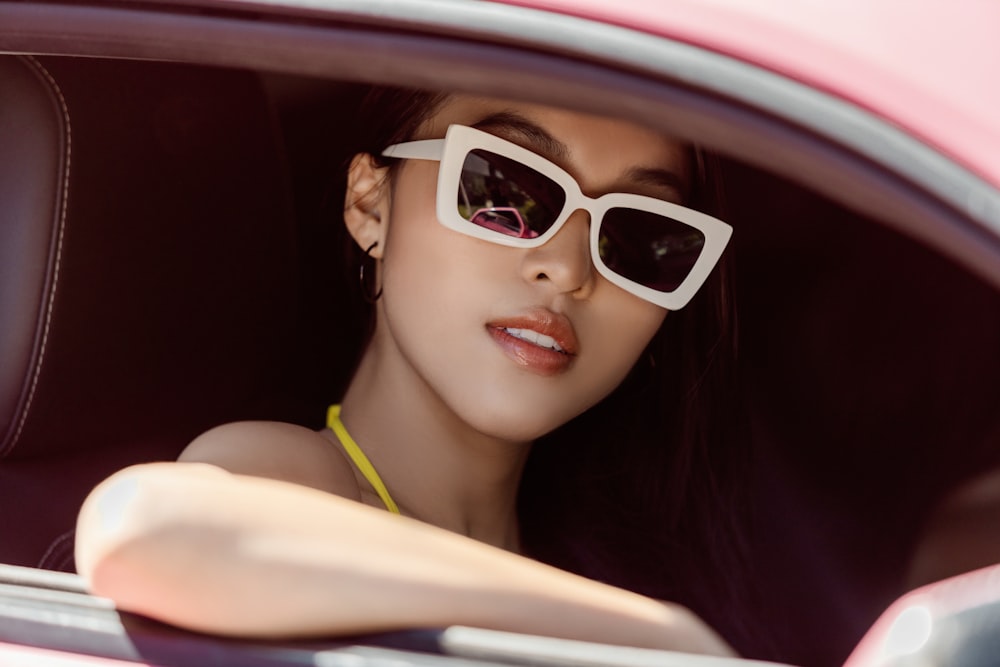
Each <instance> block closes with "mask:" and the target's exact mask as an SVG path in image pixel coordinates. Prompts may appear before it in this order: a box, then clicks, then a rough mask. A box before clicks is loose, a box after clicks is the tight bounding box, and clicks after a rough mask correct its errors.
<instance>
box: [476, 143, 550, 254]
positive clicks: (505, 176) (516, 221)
mask: <svg viewBox="0 0 1000 667" xmlns="http://www.w3.org/2000/svg"><path fill="white" fill-rule="evenodd" d="M457 203H458V212H459V214H460V215H461V216H462V217H463V218H465V219H466V220H469V221H470V222H473V223H475V224H477V225H479V226H480V227H484V228H486V229H491V230H493V231H496V232H499V233H501V234H505V235H507V236H516V237H519V238H535V237H536V236H540V235H542V234H544V233H545V232H546V231H547V230H548V229H549V228H550V227H551V226H552V223H553V222H555V220H556V218H557V217H558V215H559V212H560V211H562V208H563V205H564V204H565V203H566V193H565V192H564V191H563V189H562V188H561V187H560V186H559V185H558V184H557V183H555V182H554V181H553V180H552V179H550V178H548V177H547V176H545V175H543V174H541V173H539V172H538V171H536V170H534V169H532V168H531V167H528V166H526V165H524V164H522V163H520V162H518V161H516V160H512V159H511V158H508V157H504V156H502V155H497V154H496V153H492V152H490V151H486V150H479V149H477V150H474V151H471V152H470V153H469V154H468V155H466V156H465V163H464V164H463V166H462V175H461V179H460V182H459V188H458V202H457Z"/></svg>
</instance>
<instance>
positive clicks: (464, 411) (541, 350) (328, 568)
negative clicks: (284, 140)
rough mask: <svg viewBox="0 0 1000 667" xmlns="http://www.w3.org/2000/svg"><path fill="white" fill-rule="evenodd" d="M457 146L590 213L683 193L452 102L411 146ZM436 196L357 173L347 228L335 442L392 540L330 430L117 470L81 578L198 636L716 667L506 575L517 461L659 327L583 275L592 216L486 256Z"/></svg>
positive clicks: (640, 621) (472, 103) (643, 138)
mask: <svg viewBox="0 0 1000 667" xmlns="http://www.w3.org/2000/svg"><path fill="white" fill-rule="evenodd" d="M453 123H461V124H465V125H478V126H479V127H480V128H481V129H484V130H486V131H489V132H493V133H495V134H498V135H500V136H503V137H504V138H506V139H508V140H511V141H514V142H515V143H519V144H522V145H524V146H526V147H527V148H529V149H531V150H534V151H535V152H538V153H541V154H543V155H545V156H546V157H548V158H549V159H551V160H552V161H554V162H556V163H557V164H559V165H560V166H561V167H563V168H564V169H566V170H567V171H568V172H569V173H571V174H573V175H574V177H575V178H576V179H577V180H578V182H579V183H580V185H581V188H582V189H583V191H584V192H585V193H586V194H588V195H591V196H598V195H600V194H603V193H605V192H609V191H622V192H632V193H637V194H644V195H650V196H655V197H660V198H665V199H672V200H679V199H681V198H682V191H683V190H684V188H685V187H686V185H685V184H686V181H687V174H686V173H685V168H684V165H685V164H686V162H685V151H684V149H683V147H682V146H680V145H679V144H677V143H675V142H672V141H670V140H668V139H666V138H664V137H663V136H661V135H659V134H657V133H655V132H652V131H650V130H647V129H644V128H642V127H639V126H635V125H631V124H629V123H625V122H622V121H618V120H610V119H606V118H600V117H594V116H587V115H583V114H579V113H574V112H569V111H563V110H557V109H553V108H548V107H541V106H533V105H527V104H522V103H513V102H507V101H501V100H493V99H484V98H473V97H465V96H452V97H450V98H448V100H447V101H446V102H444V104H443V105H442V106H441V107H440V108H439V109H438V110H437V111H436V112H435V113H434V114H433V115H432V116H431V117H430V119H429V120H428V121H426V122H425V123H424V124H423V126H421V127H420V128H419V131H418V133H417V134H418V136H417V137H415V138H439V137H443V136H444V134H445V131H446V128H447V127H448V125H450V124H453ZM436 176H437V163H436V162H430V161H423V160H405V161H403V162H402V163H401V164H400V166H399V168H398V169H396V170H394V171H393V173H392V174H391V175H390V173H389V170H387V169H384V168H383V169H379V168H376V167H375V166H374V162H373V161H372V159H371V157H370V156H366V155H359V156H356V157H355V159H354V160H353V162H352V164H351V168H350V172H349V175H348V187H347V199H346V202H345V212H344V222H345V224H346V225H347V229H348V231H349V232H350V235H351V236H352V237H353V239H354V240H355V242H356V243H357V244H358V246H359V247H360V248H362V249H367V248H370V247H372V246H373V244H376V245H374V247H373V248H372V251H371V255H372V257H373V258H374V260H375V266H376V271H375V273H376V275H375V278H376V282H377V284H378V286H379V287H380V288H381V290H382V296H381V298H380V299H379V300H378V301H377V306H376V324H375V330H374V335H373V338H372V340H371V342H370V344H369V345H368V347H367V348H366V350H365V352H364V354H363V357H362V359H361V361H360V365H359V367H358V370H357V372H356V374H355V376H354V378H353V379H352V381H351V383H350V385H349V388H348V390H347V393H346V396H345V397H344V399H343V402H342V403H343V411H342V418H343V421H344V423H345V425H346V427H347V429H348V430H349V431H350V432H351V434H352V435H353V436H354V438H355V440H357V442H358V443H359V444H360V446H361V447H362V448H363V450H364V451H365V453H366V454H367V456H368V457H369V459H370V460H371V461H372V463H373V464H374V466H375V468H376V469H377V470H378V472H379V474H380V476H381V477H382V479H383V480H384V482H385V484H386V486H387V487H388V488H389V490H390V493H391V494H392V496H393V498H394V499H395V500H396V502H397V503H398V505H399V506H400V509H401V511H402V514H403V515H404V516H403V517H398V516H394V515H391V514H389V513H388V512H386V511H384V509H382V508H383V504H382V502H381V500H380V499H379V498H378V496H377V495H376V494H375V492H374V490H373V489H372V488H371V486H370V485H369V483H368V482H367V481H366V480H365V479H364V478H363V477H362V476H361V475H360V473H358V472H357V470H356V468H355V467H354V466H353V465H352V463H351V462H350V460H349V459H348V458H347V456H346V455H345V454H344V452H343V450H342V448H341V447H340V445H339V443H337V441H336V438H335V436H334V435H333V434H332V432H330V431H329V430H324V431H320V432H314V431H311V430H308V429H305V428H302V427H299V426H294V425H290V424H281V423H273V422H267V423H265V422H243V423H237V424H229V425H226V426H222V427H219V428H217V429H214V430H212V431H209V432H208V433H206V434H204V435H203V436H201V437H199V438H198V439H196V440H195V441H194V442H193V443H191V445H189V446H188V448H187V449H186V450H185V451H184V453H183V454H182V456H181V459H180V460H181V462H180V463H179V464H178V463H159V464H147V465H143V466H133V467H132V468H129V469H126V470H125V471H123V472H120V473H118V474H116V475H115V476H113V477H112V478H110V479H109V480H107V481H105V482H104V483H103V484H102V485H101V486H99V487H98V488H97V489H96V490H95V491H94V492H93V493H92V494H91V496H90V497H89V498H88V500H87V502H86V504H85V506H84V508H83V510H82V511H81V515H80V519H79V522H78V532H77V535H78V537H77V551H76V555H77V563H78V567H79V570H80V572H81V574H82V575H83V576H84V578H85V579H86V581H87V582H88V583H89V585H90V586H91V588H92V590H93V591H94V592H96V593H97V594H100V595H106V596H108V597H111V598H112V599H114V600H115V601H116V603H117V604H119V605H120V606H121V607H122V608H126V609H131V610H135V611H138V612H140V613H145V614H148V615H151V616H155V617H156V618H159V619H161V620H165V621H167V622H171V623H175V624H178V625H182V626H185V627H190V628H193V629H195V630H199V631H203V632H212V633H222V634H231V635H238V636H255V637H260V636H268V637H285V636H315V635H329V634H344V633H357V632H375V631H382V630H390V629H397V628H406V627H414V626H428V625H429V626H446V625H451V624H466V625H474V626H480V627H486V628H493V629H498V630H509V631H515V632H529V633H539V634H546V635H551V636H556V637H565V638H570V639H587V640H594V641H605V642H610V643H618V644H626V645H632V646H644V647H650V648H665V649H673V650H683V651H691V652H704V653H713V654H723V655H728V654H730V653H731V650H730V649H729V647H728V646H726V645H725V643H724V642H723V641H722V640H721V639H720V638H719V637H718V635H716V634H715V633H714V632H713V631H712V630H711V629H710V628H708V627H707V626H705V624H704V623H702V622H701V621H700V620H699V619H697V618H696V617H694V616H693V615H692V614H691V613H690V612H688V611H687V610H686V609H684V608H682V607H680V606H678V605H674V604H670V603H661V602H658V601H654V600H650V599H648V598H644V597H642V596H638V595H635V594H632V593H628V592H626V591H622V590H620V589H616V588H613V587H610V586H606V585H604V584H600V583H597V582H592V581H589V580H586V579H583V578H581V577H578V576H576V575H572V574H569V573H566V572H562V571H560V570H557V569H555V568H551V567H548V566H544V565H542V564H540V563H537V562H536V561H532V560H529V559H526V558H522V557H520V556H517V555H515V554H517V553H518V552H519V551H520V545H519V543H518V524H517V517H516V512H515V498H516V493H517V487H518V483H519V480H520V476H521V472H522V468H523V465H524V462H525V459H526V457H527V454H528V451H529V449H530V447H531V444H532V441H533V440H535V439H536V438H538V437H539V436H541V435H544V434H545V433H548V432H549V431H551V430H553V429H555V428H558V427H559V426H560V425H562V424H564V423H566V422H567V421H568V420H570V419H572V418H573V417H574V416H576V415H578V414H580V413H581V412H583V411H585V410H587V409H588V408H590V407H591V406H593V405H594V404H595V403H597V402H599V401H600V400H601V399H602V398H604V397H605V396H606V395H607V394H608V393H610V392H611V391H612V390H613V389H614V388H615V387H616V386H617V385H618V384H619V383H620V382H621V381H622V379H623V378H624V377H625V376H626V374H627V373H628V372H629V370H630V369H631V368H632V367H633V365H634V364H635V363H636V360H637V359H638V358H639V357H640V356H641V355H642V353H643V351H644V349H645V347H646V345H647V344H648V342H649V341H650V339H651V338H652V336H653V335H654V334H655V332H656V331H657V330H658V328H659V327H660V325H661V324H662V322H663V319H664V317H666V316H667V313H666V311H665V310H663V309H662V308H660V307H658V306H655V305H652V304H650V303H648V302H646V301H643V300H641V299H639V298H638V297H635V296H633V295H631V294H629V293H627V292H625V291H623V290H621V289H620V288H618V287H616V286H614V285H612V284H611V283H610V282H608V281H607V280H606V279H604V278H603V277H602V276H601V275H600V274H599V273H598V272H597V270H596V269H595V267H594V266H593V264H592V262H591V259H590V255H589V250H588V225H589V220H588V216H587V214H586V213H583V212H577V213H576V214H574V216H573V217H572V218H571V219H570V220H569V221H568V222H567V224H566V225H565V226H564V227H563V228H562V229H561V230H560V231H559V233H558V234H556V236H555V237H554V238H553V239H552V240H551V241H550V242H548V243H546V244H545V245H543V246H541V247H538V248H533V249H523V248H510V247H504V246H500V245H495V244H492V243H489V242H486V241H482V240H479V239H474V238H472V237H470V236H466V235H464V234H461V233H458V232H455V231H453V230H449V229H447V228H445V227H444V226H443V225H441V224H439V223H438V221H437V219H436V214H435V183H436ZM512 330H520V331H513V333H512ZM524 330H530V331H533V332H535V333H536V334H543V335H545V336H549V337H551V338H552V339H554V340H555V341H556V342H557V343H559V345H560V346H561V347H562V348H563V349H564V351H563V352H557V351H553V350H552V349H549V348H548V347H546V346H544V345H536V344H535V343H532V342H529V341H526V340H525V339H524V338H525V336H526V334H525V333H524ZM527 337H529V338H530V337H535V334H529V335H527ZM205 464H211V465H205ZM225 471H228V472H229V473H234V474H227V473H226V472H225ZM355 501H360V502H355ZM470 537H471V538H473V539H467V538H470ZM404 546H405V548H402V547H404ZM497 547H499V548H497Z"/></svg>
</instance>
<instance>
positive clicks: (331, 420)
mask: <svg viewBox="0 0 1000 667" xmlns="http://www.w3.org/2000/svg"><path fill="white" fill-rule="evenodd" d="M326 425H327V426H329V427H330V428H331V429H333V432H334V434H336V436H337V440H340V444H341V446H343V448H344V451H345V452H347V455H348V456H349V457H351V460H352V461H354V465H356V466H357V467H358V470H360V471H361V474H362V475H363V476H364V478H365V479H367V480H368V483H369V484H371V485H372V488H373V489H375V493H377V494H378V497H379V498H381V499H382V502H383V503H385V508H386V509H387V510H389V511H390V512H392V513H393V514H399V507H397V506H396V502H395V501H394V500H393V499H392V496H390V495H389V491H388V489H386V488H385V484H383V483H382V478H381V477H379V476H378V473H377V472H375V466H373V465H372V462H371V461H369V460H368V457H367V456H365V453H364V452H363V451H361V448H360V447H358V443H356V442H354V438H352V437H351V434H350V433H348V432H347V429H346V428H345V427H344V422H342V421H340V406H339V405H331V406H330V409H329V410H328V411H327V413H326Z"/></svg>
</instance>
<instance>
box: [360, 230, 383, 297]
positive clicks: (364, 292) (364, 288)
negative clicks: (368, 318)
mask: <svg viewBox="0 0 1000 667" xmlns="http://www.w3.org/2000/svg"><path fill="white" fill-rule="evenodd" d="M377 245H378V241H375V242H374V243H372V244H371V245H370V246H368V249H367V250H365V258H366V259H371V257H372V249H373V248H374V247H375V246H377ZM366 259H362V260H361V268H360V270H359V272H358V281H359V282H360V283H361V296H362V297H363V298H364V300H365V301H367V302H368V303H375V302H376V301H378V300H379V297H381V296H382V288H381V287H379V288H378V292H375V295H374V296H372V288H371V287H369V286H368V285H367V284H366V283H365V263H366Z"/></svg>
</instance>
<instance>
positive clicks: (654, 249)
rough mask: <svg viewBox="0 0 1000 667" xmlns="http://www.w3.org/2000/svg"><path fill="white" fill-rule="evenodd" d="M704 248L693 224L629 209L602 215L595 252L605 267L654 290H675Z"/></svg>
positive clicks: (617, 209)
mask: <svg viewBox="0 0 1000 667" xmlns="http://www.w3.org/2000/svg"><path fill="white" fill-rule="evenodd" d="M704 247H705V235H704V234H702V233H701V231H700V230H698V229H697V228H695V227H692V226H690V225H688V224H685V223H683V222H680V221H679V220H674V219H673V218H669V217H667V216H664V215H660V214H657V213H651V212H649V211H640V210H637V209H631V208H612V209H609V210H608V211H607V212H606V213H605V214H604V219H603V220H602V221H601V233H600V237H599V239H598V251H599V253H600V256H601V261H602V262H604V264H605V266H607V267H608V268H609V269H611V270H612V271H614V272H615V273H617V274H618V275H620V276H622V277H623V278H626V279H628V280H631V281H632V282H634V283H638V284H640V285H644V286H646V287H649V288H650V289H654V290H656V291H658V292H668V293H669V292H673V291H674V290H676V289H677V288H678V287H679V286H680V284H681V283H682V282H684V279H685V278H687V276H688V274H689V273H691V269H692V268H693V267H694V265H695V262H697V260H698V257H699V255H701V251H702V248H704Z"/></svg>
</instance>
